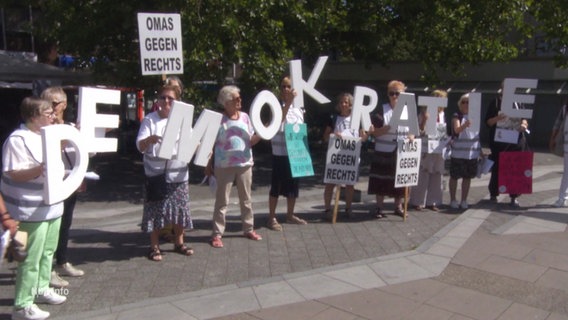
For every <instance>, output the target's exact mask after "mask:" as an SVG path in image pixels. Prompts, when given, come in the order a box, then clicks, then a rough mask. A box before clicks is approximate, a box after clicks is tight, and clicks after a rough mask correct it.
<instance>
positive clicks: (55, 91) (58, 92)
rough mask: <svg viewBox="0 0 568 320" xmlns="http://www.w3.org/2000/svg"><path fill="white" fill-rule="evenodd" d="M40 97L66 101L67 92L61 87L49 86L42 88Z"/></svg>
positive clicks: (51, 100)
mask: <svg viewBox="0 0 568 320" xmlns="http://www.w3.org/2000/svg"><path fill="white" fill-rule="evenodd" d="M40 97H41V98H42V99H44V100H48V101H50V102H53V100H57V101H58V102H61V101H65V102H67V94H66V93H65V91H64V90H63V88H62V87H49V88H47V89H45V90H43V92H42V93H41V96H40Z"/></svg>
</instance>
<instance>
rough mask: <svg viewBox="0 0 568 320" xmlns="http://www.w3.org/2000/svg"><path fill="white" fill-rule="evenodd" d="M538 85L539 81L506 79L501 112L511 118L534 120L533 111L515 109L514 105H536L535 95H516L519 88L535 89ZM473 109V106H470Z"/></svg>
mask: <svg viewBox="0 0 568 320" xmlns="http://www.w3.org/2000/svg"><path fill="white" fill-rule="evenodd" d="M537 85H538V80H537V79H513V78H506V79H505V80H503V101H502V103H501V111H503V113H504V114H506V115H507V116H508V117H511V118H525V119H531V118H532V112H533V111H532V110H530V109H515V108H514V107H513V103H515V102H518V103H526V104H534V95H533V94H516V93H515V91H516V89H517V88H522V89H535V88H536V87H537ZM470 108H471V106H470Z"/></svg>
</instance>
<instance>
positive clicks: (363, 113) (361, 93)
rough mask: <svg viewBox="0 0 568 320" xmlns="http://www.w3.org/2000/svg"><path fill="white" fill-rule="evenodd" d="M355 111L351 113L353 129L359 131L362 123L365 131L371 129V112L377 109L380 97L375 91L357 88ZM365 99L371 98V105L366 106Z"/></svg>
mask: <svg viewBox="0 0 568 320" xmlns="http://www.w3.org/2000/svg"><path fill="white" fill-rule="evenodd" d="M353 95H354V96H355V97H354V98H353V111H352V113H351V129H353V130H357V131H359V128H360V125H361V122H363V130H365V131H367V130H369V127H371V112H373V110H375V107H377V103H378V102H379V96H378V95H377V92H376V91H375V90H373V89H370V88H367V87H359V86H356V87H355V91H354V93H353ZM365 97H369V99H370V101H369V104H367V105H364V104H363V102H364V101H365Z"/></svg>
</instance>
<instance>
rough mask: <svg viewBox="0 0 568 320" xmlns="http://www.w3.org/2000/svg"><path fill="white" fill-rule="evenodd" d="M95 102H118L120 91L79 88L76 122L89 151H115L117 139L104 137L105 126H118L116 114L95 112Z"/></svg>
mask: <svg viewBox="0 0 568 320" xmlns="http://www.w3.org/2000/svg"><path fill="white" fill-rule="evenodd" d="M97 103H106V104H120V91H119V90H109V89H99V88H86V87H81V88H79V114H78V118H79V119H78V123H79V126H80V127H81V134H82V135H83V137H84V140H85V142H86V143H87V144H86V146H87V147H88V148H89V150H88V151H89V152H116V146H117V139H115V138H105V132H106V130H105V129H106V128H118V121H119V117H118V115H114V114H112V115H111V114H97Z"/></svg>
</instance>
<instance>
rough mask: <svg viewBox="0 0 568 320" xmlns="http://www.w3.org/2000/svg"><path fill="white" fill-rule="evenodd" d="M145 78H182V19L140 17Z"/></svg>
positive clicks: (159, 15) (160, 15)
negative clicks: (156, 76) (162, 75)
mask: <svg viewBox="0 0 568 320" xmlns="http://www.w3.org/2000/svg"><path fill="white" fill-rule="evenodd" d="M138 37H139V40H140V65H141V67H142V75H153V74H182V73H183V51H182V41H181V18H180V15H179V14H177V13H171V14H170V13H138Z"/></svg>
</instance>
